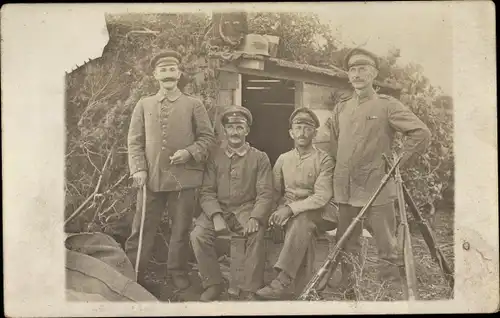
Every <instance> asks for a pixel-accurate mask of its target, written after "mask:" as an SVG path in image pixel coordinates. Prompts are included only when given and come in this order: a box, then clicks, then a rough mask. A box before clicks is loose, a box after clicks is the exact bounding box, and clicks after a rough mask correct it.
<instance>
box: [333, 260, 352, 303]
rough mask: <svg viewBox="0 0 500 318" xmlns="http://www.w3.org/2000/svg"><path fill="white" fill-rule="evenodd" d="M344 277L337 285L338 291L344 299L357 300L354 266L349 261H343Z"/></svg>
mask: <svg viewBox="0 0 500 318" xmlns="http://www.w3.org/2000/svg"><path fill="white" fill-rule="evenodd" d="M341 269H342V279H341V280H340V282H339V284H338V285H337V288H336V292H337V293H338V294H340V295H341V296H342V297H343V298H344V300H352V301H356V300H357V295H356V289H355V276H354V266H353V265H352V264H351V263H349V261H343V262H342V263H341Z"/></svg>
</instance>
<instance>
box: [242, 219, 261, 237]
mask: <svg viewBox="0 0 500 318" xmlns="http://www.w3.org/2000/svg"><path fill="white" fill-rule="evenodd" d="M258 230H259V221H257V219H255V218H250V219H249V220H248V222H247V224H246V225H245V229H244V230H243V235H248V234H252V233H255V232H257V231H258Z"/></svg>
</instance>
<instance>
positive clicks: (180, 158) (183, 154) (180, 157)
mask: <svg viewBox="0 0 500 318" xmlns="http://www.w3.org/2000/svg"><path fill="white" fill-rule="evenodd" d="M189 159H191V154H190V153H189V151H187V150H186V149H181V150H177V151H176V152H175V153H174V154H173V155H172V157H170V163H171V164H173V165H178V164H183V163H186V162H188V161H189Z"/></svg>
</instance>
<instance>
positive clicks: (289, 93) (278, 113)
mask: <svg viewBox="0 0 500 318" xmlns="http://www.w3.org/2000/svg"><path fill="white" fill-rule="evenodd" d="M241 77H242V101H243V103H242V104H243V106H245V107H247V108H248V109H249V110H250V111H251V112H252V116H253V119H254V120H253V124H252V127H251V129H250V134H249V135H248V137H247V140H248V142H249V143H250V144H251V145H252V146H253V147H255V148H257V149H259V150H261V151H264V152H265V153H267V155H268V156H269V159H270V160H271V164H272V165H273V166H274V163H275V162H276V159H278V157H279V156H280V155H281V154H282V153H284V152H287V151H289V150H290V149H292V148H293V140H292V139H291V138H290V136H289V134H288V129H289V125H288V119H289V117H290V115H291V114H292V112H293V111H294V109H295V82H294V81H288V80H280V79H276V78H268V77H261V76H251V75H242V76H241Z"/></svg>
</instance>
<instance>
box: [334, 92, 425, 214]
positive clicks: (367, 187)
mask: <svg viewBox="0 0 500 318" xmlns="http://www.w3.org/2000/svg"><path fill="white" fill-rule="evenodd" d="M331 119H332V120H331V122H330V127H331V155H332V157H333V158H334V159H335V160H336V163H335V171H334V177H333V178H334V191H333V193H334V199H335V201H336V202H338V203H344V204H350V205H352V206H359V207H361V206H364V205H365V204H366V203H367V202H368V200H369V198H370V197H371V196H372V194H373V193H374V191H375V190H376V189H377V187H378V186H379V184H380V182H381V180H382V178H383V176H384V175H385V173H386V170H385V169H386V164H385V161H384V158H383V156H382V155H383V154H386V155H388V157H389V158H391V146H392V143H393V138H394V134H395V133H396V132H398V131H399V132H401V133H403V134H405V135H406V136H407V138H406V141H405V146H404V148H403V151H405V152H406V153H407V155H406V156H405V157H404V158H403V159H402V160H401V165H403V164H404V162H405V161H406V160H407V159H408V158H409V156H411V155H412V154H413V153H415V152H421V151H423V150H425V148H426V147H427V146H428V145H429V142H430V137H431V133H430V131H429V129H428V128H427V126H426V125H425V124H424V123H423V122H422V121H421V120H420V119H419V118H418V117H417V116H416V115H415V114H413V112H412V111H411V110H410V109H409V108H407V107H406V106H404V105H403V104H402V103H401V102H400V101H398V100H397V99H395V98H393V97H390V96H386V95H379V94H377V93H375V92H374V91H372V92H371V93H369V94H368V95H367V96H364V97H361V98H360V97H358V96H357V95H356V94H354V96H353V97H352V98H350V99H348V100H345V101H343V102H341V103H340V104H338V105H337V107H336V108H335V109H334V111H333V116H332V118H331ZM395 197H396V192H395V184H394V181H393V179H390V181H389V183H387V184H386V186H385V187H384V188H383V189H382V191H381V192H380V194H379V196H378V197H377V199H376V200H375V201H374V203H373V205H382V204H386V203H390V202H391V201H392V200H394V199H395Z"/></svg>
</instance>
